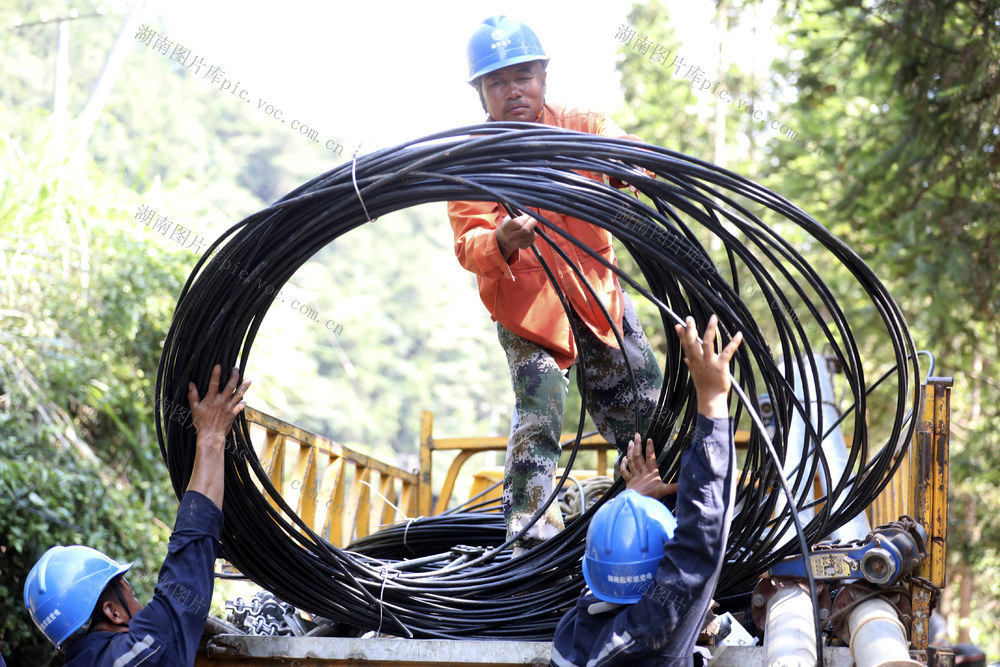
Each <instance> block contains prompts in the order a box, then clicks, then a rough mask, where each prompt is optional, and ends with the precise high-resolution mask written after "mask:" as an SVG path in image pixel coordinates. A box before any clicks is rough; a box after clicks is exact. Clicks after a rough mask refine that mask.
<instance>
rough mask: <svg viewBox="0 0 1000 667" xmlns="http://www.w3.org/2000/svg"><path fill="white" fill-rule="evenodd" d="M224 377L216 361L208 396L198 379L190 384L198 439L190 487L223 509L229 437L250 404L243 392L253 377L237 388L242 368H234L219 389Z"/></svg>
mask: <svg viewBox="0 0 1000 667" xmlns="http://www.w3.org/2000/svg"><path fill="white" fill-rule="evenodd" d="M221 376H222V366H221V365H219V364H216V365H215V368H213V369H212V378H211V380H209V382H208V390H207V391H206V392H205V397H204V398H202V397H200V396H199V395H198V388H197V387H196V386H195V384H194V382H191V383H190V384H189V385H188V402H189V403H190V404H191V419H192V421H193V422H194V428H195V430H196V431H197V432H198V438H197V441H196V445H195V455H194V468H193V469H192V470H191V479H190V480H188V486H187V490H188V491H197V492H198V493H200V494H202V495H203V496H205V497H206V498H208V499H209V500H211V501H212V502H213V503H215V506H216V507H218V508H219V509H222V498H223V493H224V491H225V479H226V478H225V475H224V472H225V455H226V436H228V435H229V431H230V430H231V429H232V427H233V420H234V419H236V415H238V414H239V413H240V411H242V410H243V408H244V407H245V406H246V401H244V400H243V395H244V394H245V393H246V391H247V389H249V388H250V380H246V381H244V382H243V384H240V385H239V386H238V387H237V383H238V382H239V379H240V371H239V369H237V368H234V369H233V370H232V372H231V373H230V374H229V382H228V383H227V384H226V386H225V387H223V388H222V391H219V384H220V381H221Z"/></svg>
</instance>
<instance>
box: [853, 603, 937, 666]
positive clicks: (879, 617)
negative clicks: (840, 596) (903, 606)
mask: <svg viewBox="0 0 1000 667" xmlns="http://www.w3.org/2000/svg"><path fill="white" fill-rule="evenodd" d="M847 622H848V627H849V628H850V631H851V638H850V642H849V645H850V647H851V656H852V657H853V658H854V663H855V664H856V665H857V666H858V667H920V665H921V663H919V662H917V661H916V660H913V659H912V658H911V657H910V650H909V646H910V644H909V642H908V641H907V640H906V630H905V629H904V628H903V624H902V623H900V622H899V615H898V614H897V613H896V608H895V607H893V606H892V605H891V604H889V603H888V602H886V601H885V600H883V599H882V598H874V599H872V600H866V601H865V602H862V603H861V604H859V605H858V606H857V607H855V608H854V609H853V610H852V611H851V613H850V614H849V616H848V619H847Z"/></svg>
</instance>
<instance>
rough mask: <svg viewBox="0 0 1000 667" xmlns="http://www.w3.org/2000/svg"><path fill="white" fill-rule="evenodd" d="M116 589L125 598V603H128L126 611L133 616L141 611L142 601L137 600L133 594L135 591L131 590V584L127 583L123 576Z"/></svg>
mask: <svg viewBox="0 0 1000 667" xmlns="http://www.w3.org/2000/svg"><path fill="white" fill-rule="evenodd" d="M118 590H119V591H121V593H122V598H123V599H124V600H125V604H127V605H128V611H129V613H130V614H132V615H133V616H135V615H136V614H138V613H139V612H140V611H142V603H141V602H139V598H137V597H136V596H135V591H134V590H132V584H130V583H128V581H126V580H125V577H122V579H121V583H120V585H119V588H118Z"/></svg>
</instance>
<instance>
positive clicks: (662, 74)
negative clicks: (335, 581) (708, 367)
mask: <svg viewBox="0 0 1000 667" xmlns="http://www.w3.org/2000/svg"><path fill="white" fill-rule="evenodd" d="M77 4H78V6H79V7H81V8H83V9H81V10H80V16H81V17H84V18H79V20H74V21H67V22H64V23H62V24H57V23H56V22H52V21H49V22H47V23H44V24H37V25H22V26H20V27H17V28H12V27H11V26H13V25H14V23H13V17H14V16H37V15H38V14H39V12H44V11H47V12H48V13H49V16H57V17H58V16H62V14H60V12H61V11H63V9H64V6H65V5H64V3H62V2H57V1H54V0H53V1H49V0H42V1H41V2H30V3H29V2H11V3H6V6H4V7H0V26H3V33H2V40H3V41H2V48H0V61H2V72H3V74H2V79H0V176H2V183H0V188H2V189H0V248H2V253H0V262H2V264H0V322H2V326H0V507H3V508H5V509H7V511H4V512H2V513H0V651H2V652H3V655H4V656H5V657H7V658H8V660H10V661H11V664H12V665H18V664H31V665H46V664H60V660H61V658H59V657H58V656H54V655H53V652H52V651H51V649H50V648H49V647H48V646H47V644H45V642H44V639H43V638H42V636H41V634H40V633H38V632H37V630H36V629H35V628H34V626H33V625H32V624H31V622H30V620H29V619H28V616H27V614H26V612H25V610H24V607H23V602H22V598H21V595H22V586H23V582H24V577H25V575H26V574H27V571H28V569H30V567H31V565H32V564H33V563H34V561H35V560H36V559H37V558H38V557H39V556H40V555H41V553H43V552H44V550H45V549H46V548H48V547H49V546H51V545H52V544H57V543H86V544H90V545H93V546H96V547H99V548H102V549H103V550H105V551H106V552H107V553H108V554H109V555H111V556H112V557H114V558H118V559H119V560H136V561H138V562H140V563H144V564H145V565H146V567H144V568H143V569H144V572H146V573H149V574H147V575H146V576H145V577H139V578H138V579H136V580H135V581H134V584H135V585H136V588H137V590H138V591H139V594H140V598H144V597H145V598H146V599H148V597H149V595H150V594H151V592H152V585H153V583H154V582H153V580H152V575H151V573H152V572H155V570H156V565H157V564H158V563H159V562H160V561H161V560H162V558H163V555H164V553H165V547H166V540H167V538H168V536H169V531H170V526H171V525H172V523H173V518H174V510H175V508H176V501H175V499H174V496H173V494H172V492H171V490H170V486H169V482H168V480H167V475H166V471H165V468H164V466H163V463H162V459H161V458H160V453H159V451H158V448H157V444H156V438H155V432H154V430H153V426H152V407H151V398H150V397H151V396H152V395H153V383H154V379H155V371H156V367H157V363H158V360H159V353H160V348H161V343H162V340H163V338H164V335H165V332H166V330H167V328H168V326H169V323H170V318H171V313H172V309H173V305H174V302H175V299H176V296H177V294H178V293H179V291H180V288H181V286H182V285H183V282H184V281H185V280H186V278H187V275H188V273H189V272H190V271H191V269H192V267H193V266H194V264H195V262H196V260H197V257H198V254H197V251H198V249H199V243H201V244H203V245H204V246H205V247H207V245H208V244H209V243H210V242H211V241H212V240H213V239H214V238H215V237H216V236H217V235H219V234H220V233H221V232H222V231H223V230H225V229H226V228H227V227H229V226H230V225H231V224H233V223H235V222H237V221H238V220H240V219H242V218H243V217H244V216H246V215H248V214H250V213H252V212H254V211H256V210H258V209H260V208H262V207H264V206H266V205H267V204H269V203H270V202H272V201H274V200H275V199H277V198H278V197H280V196H281V195H283V194H284V193H285V192H287V191H289V190H291V189H292V188H293V187H295V186H297V185H298V184H300V183H302V182H304V181H306V180H308V179H309V178H311V177H313V176H315V175H317V174H319V173H322V172H323V171H326V170H328V169H331V168H334V167H336V166H337V165H338V164H340V163H341V162H342V161H343V160H344V159H345V158H346V157H347V156H348V155H349V150H348V153H347V154H346V155H345V156H341V155H339V154H334V153H329V154H328V155H323V154H322V153H317V151H316V150H315V149H314V148H313V147H312V146H310V145H309V143H307V142H305V141H303V140H302V139H301V138H300V137H298V136H296V135H295V134H294V133H292V132H290V131H289V129H288V128H287V127H286V126H282V125H279V124H277V123H275V122H274V121H273V120H271V119H268V118H266V117H265V116H262V115H261V114H259V113H254V112H253V111H252V110H251V108H250V106H249V105H241V104H233V102H232V98H231V97H230V96H227V95H222V94H220V93H219V91H217V90H213V89H212V88H209V87H207V86H205V85H203V84H202V83H201V82H198V81H195V80H194V79H193V77H192V76H191V74H190V72H189V71H187V70H185V69H184V68H182V67H180V66H178V65H177V63H173V62H171V61H170V60H169V59H168V58H166V57H162V56H158V55H155V54H153V53H151V52H149V51H142V50H141V47H137V46H136V41H135V39H134V34H135V33H136V32H137V30H138V17H135V16H131V17H130V16H127V15H126V12H125V11H122V12H121V13H120V14H114V13H113V12H112V15H111V16H107V17H105V18H102V19H101V20H96V19H89V20H88V19H87V18H86V16H88V15H89V14H94V15H95V16H98V12H97V9H98V3H96V2H93V3H88V2H82V3H77ZM711 4H712V5H713V7H714V10H715V19H714V21H715V22H716V25H717V26H718V27H719V28H720V33H719V34H721V35H722V36H723V37H722V38H720V39H719V40H718V45H717V46H718V51H719V54H720V58H719V60H720V62H722V63H724V65H723V66H721V67H717V68H715V69H712V67H708V68H704V66H703V69H707V71H706V72H704V77H705V78H706V79H710V80H712V81H718V82H720V83H721V87H722V88H724V89H728V90H730V91H733V92H732V93H731V96H732V98H733V99H732V101H731V102H726V101H725V100H724V99H722V98H721V97H720V96H719V95H718V93H717V92H713V91H711V90H700V89H699V86H697V85H695V84H694V82H692V81H691V80H690V79H685V78H684V72H680V73H679V74H675V71H674V68H673V67H671V66H670V59H671V58H673V57H674V56H676V55H683V48H682V47H681V45H680V41H679V40H678V38H677V35H676V34H675V33H674V31H673V30H672V28H671V21H670V12H669V9H668V7H669V5H667V4H661V3H659V2H648V3H645V4H641V5H636V6H635V8H634V10H633V11H632V14H631V15H630V16H628V17H622V27H630V28H631V29H634V31H635V34H634V35H633V34H629V30H621V29H618V33H619V34H616V35H614V36H612V33H613V32H614V30H612V29H611V28H612V27H611V26H609V30H608V39H609V40H610V39H617V40H619V41H620V42H621V45H620V48H619V65H618V66H619V71H620V73H621V85H622V90H623V94H624V102H623V104H622V106H621V108H619V109H611V110H610V111H613V112H614V113H615V116H616V119H617V120H618V121H619V124H620V125H622V126H623V127H625V128H627V129H628V130H629V131H631V132H634V133H636V134H638V135H640V136H642V137H643V138H645V139H646V140H647V141H649V142H651V143H656V144H658V145H662V146H666V147H669V148H673V149H675V150H679V151H682V152H685V153H688V154H690V155H692V156H695V157H697V158H700V159H704V160H708V161H712V162H715V163H717V164H720V165H722V166H725V167H726V168H728V169H730V170H732V171H735V172H737V173H740V174H742V175H745V176H748V177H750V178H752V179H755V180H758V181H759V182H761V183H763V184H764V185H766V186H768V187H770V188H772V189H773V190H775V191H776V192H778V193H779V194H781V195H783V196H785V197H787V198H788V199H790V200H792V201H793V202H795V203H797V204H798V205H799V206H801V207H802V208H804V209H805V210H806V211H808V212H809V213H810V214H811V215H812V216H813V217H814V218H815V219H817V220H818V221H820V222H821V223H822V224H824V225H825V226H826V227H827V228H829V229H830V230H831V231H833V232H834V233H835V234H837V235H838V236H840V237H841V238H842V239H844V240H845V241H846V242H847V243H848V244H849V245H850V246H851V247H853V248H854V249H855V251H857V252H858V253H859V254H860V255H861V256H862V257H863V258H864V259H865V260H866V261H867V262H868V263H869V264H871V265H872V266H873V267H875V270H876V272H877V273H878V274H879V275H880V276H881V278H882V279H883V281H885V283H886V284H887V285H888V286H889V288H890V290H891V291H892V293H893V294H894V295H895V297H896V298H897V300H898V301H899V303H900V304H901V306H902V308H903V310H904V312H905V313H906V316H907V318H908V321H909V323H910V326H911V329H912V333H913V336H914V338H915V340H916V342H917V347H918V348H921V349H929V350H931V351H932V352H933V353H934V354H935V355H936V357H937V368H936V373H937V374H939V375H953V376H954V378H955V387H954V390H953V395H952V411H953V413H952V445H951V462H952V465H951V517H950V521H951V523H950V528H949V586H948V588H947V590H946V591H945V592H944V595H943V597H942V603H941V605H942V608H941V611H942V612H943V613H944V614H945V615H946V617H947V618H948V619H949V622H950V625H949V629H950V633H951V639H952V640H953V641H970V640H971V641H975V642H978V643H979V644H980V645H981V646H983V647H984V648H986V649H987V654H988V655H989V656H992V658H993V659H995V658H996V656H997V655H1000V624H998V621H997V618H998V615H1000V517H998V514H997V512H996V508H997V507H1000V491H998V484H997V482H998V481H1000V473H998V472H997V470H994V466H993V465H991V464H992V463H993V462H994V461H996V460H997V454H998V450H1000V377H998V373H997V371H998V368H1000V324H998V318H997V315H998V310H1000V284H998V283H1000V271H998V270H997V265H998V262H1000V180H998V179H1000V177H998V164H1000V154H998V150H997V144H998V141H1000V34H998V33H1000V3H998V2H997V0H988V1H982V2H979V1H971V2H967V1H961V2H960V1H958V0H950V1H949V0H936V1H931V0H923V1H901V2H894V1H892V0H887V1H883V2H879V3H871V2H854V1H848V0H801V1H799V2H794V1H792V2H788V3H785V4H784V5H783V6H782V8H781V9H780V11H779V12H778V13H777V15H774V16H772V15H765V13H764V11H763V9H762V6H761V5H759V4H758V3H755V2H752V1H751V0H744V1H742V2H741V1H740V0H715V1H714V2H712V3H711ZM87 8H89V9H87ZM100 16H104V15H103V14H101V15H100ZM142 21H143V22H144V23H150V24H155V17H151V16H144V17H143V18H142ZM772 21H773V22H775V24H776V25H777V27H778V31H779V33H780V43H781V46H782V51H781V56H780V57H779V58H778V59H777V61H776V63H777V64H776V65H775V66H774V67H772V68H771V69H770V70H768V71H757V70H756V68H755V67H754V66H752V64H750V63H752V61H751V60H749V59H747V58H744V57H741V54H739V53H728V52H727V40H726V39H725V38H724V35H725V31H726V30H727V29H729V28H730V27H734V26H737V25H741V24H743V25H746V24H751V23H753V24H755V23H757V22H759V23H760V24H761V25H764V24H770V23H771V22H772ZM60 26H64V27H62V28H60ZM60 30H65V31H67V32H68V31H70V30H71V31H72V40H70V41H69V43H68V47H66V48H62V47H60V46H58V44H59V41H58V40H57V33H58V32H59V31H60ZM119 33H121V35H123V38H122V39H120V40H119V42H118V43H117V45H116V36H118V35H119ZM640 36H642V37H645V38H646V39H647V40H649V41H652V42H656V43H658V44H660V45H663V46H664V47H666V48H668V49H671V50H672V51H673V53H672V54H671V56H670V58H668V61H667V64H665V65H664V64H660V63H657V62H654V61H653V60H651V59H650V54H651V51H648V50H647V51H643V49H642V48H641V42H638V41H637V40H638V37H640ZM637 45H638V46H637ZM731 63H735V64H731ZM688 64H691V63H688ZM706 64H707V63H706ZM740 64H743V67H741V66H740ZM373 85H374V84H373ZM140 91H141V92H140ZM737 99H741V100H744V101H748V102H750V104H752V105H753V106H754V107H755V108H758V109H764V110H766V114H765V117H766V118H767V119H768V122H767V123H764V124H762V123H761V122H760V121H759V120H757V121H755V120H754V119H753V117H752V116H750V115H748V114H747V113H744V112H742V111H741V109H742V107H741V106H739V105H738V104H737V101H736V100H737ZM744 106H746V105H744ZM774 119H780V123H779V124H778V126H776V127H774V128H772V127H771V123H770V121H771V120H774ZM782 126H785V127H787V128H789V129H790V130H791V131H794V132H795V135H794V136H788V135H787V133H784V134H783V132H784V130H781V129H780V128H781V127H782ZM324 139H325V137H324ZM141 210H145V211H147V212H149V211H152V212H155V213H154V215H153V217H152V218H150V219H149V220H146V221H143V220H141V219H139V218H140V217H141V216H139V213H140V211H141ZM178 227H180V228H183V229H184V230H186V231H187V234H182V233H180V232H178ZM199 239H200V241H199ZM451 245H452V236H451V229H450V227H449V226H448V224H447V221H446V216H445V215H444V205H443V204H440V205H433V206H425V207H421V208H419V209H410V210H407V211H403V212H400V213H398V214H396V215H393V216H389V217H386V218H384V219H381V220H379V221H378V222H377V223H376V224H374V225H368V226H366V227H365V228H363V229H360V230H358V231H357V232H354V233H352V234H350V235H348V236H347V237H344V238H342V239H339V240H338V241H337V242H336V243H334V244H333V245H331V246H330V247H328V248H327V249H325V250H324V251H322V252H321V253H320V254H319V255H317V256H316V257H314V258H313V259H312V260H311V261H310V262H309V263H308V264H307V265H306V266H304V267H303V269H302V270H301V271H300V272H298V273H297V274H296V275H295V276H294V277H293V279H292V281H291V285H290V287H289V289H290V290H291V291H292V292H293V293H295V294H296V295H298V298H300V300H302V301H303V302H305V303H308V304H310V305H311V306H312V307H313V308H314V309H315V310H316V311H317V312H318V313H319V321H318V322H316V321H312V320H311V319H309V318H308V317H306V316H303V315H301V314H299V313H296V312H295V311H287V312H279V306H278V304H275V306H273V307H272V310H271V312H270V313H269V315H268V318H267V320H266V321H265V324H264V327H263V329H262V333H261V335H260V337H259V338H258V341H257V343H256V344H255V347H254V352H253V354H252V355H251V359H250V375H251V377H253V378H254V379H255V384H254V387H253V389H252V390H251V398H250V403H251V405H254V406H255V407H258V408H261V409H263V410H265V411H266V412H270V413H272V414H275V415H277V416H279V417H281V418H283V419H285V420H286V421H290V422H293V423H296V424H298V425H301V426H303V427H305V428H307V429H309V430H312V431H315V432H318V433H321V434H323V435H326V436H329V437H331V438H333V439H336V440H338V441H340V442H343V443H344V444H346V445H348V446H350V447H353V448H356V449H359V450H361V451H362V452H365V453H368V454H370V455H372V456H374V457H376V458H379V459H381V460H384V461H388V462H391V463H396V464H399V465H402V466H404V467H408V468H409V467H413V466H414V465H415V463H414V460H415V455H416V453H417V451H418V443H417V440H418V432H419V423H420V419H419V413H420V410H421V409H431V410H433V411H434V412H435V415H436V420H435V431H436V433H438V434H440V435H444V436H448V435H470V436H471V435H504V434H506V432H507V429H508V426H509V419H510V406H511V404H512V394H511V393H510V389H509V379H508V376H507V370H506V364H505V363H504V359H503V354H502V351H501V349H500V348H499V345H498V344H497V343H496V340H495V330H494V326H493V325H492V324H491V323H490V321H489V317H488V315H487V314H486V312H485V309H483V308H482V306H481V304H480V303H479V299H478V295H477V293H476V290H475V283H474V280H473V278H472V277H471V276H470V275H469V274H467V273H466V272H465V271H464V270H462V269H461V267H460V266H459V265H458V263H457V261H455V259H454V255H453V254H452V250H451ZM202 249H203V248H202ZM803 252H805V253H808V249H803ZM622 264H623V266H624V267H626V268H628V267H630V266H632V265H631V264H630V262H629V259H628V258H624V259H623V260H622ZM824 278H825V279H826V280H827V281H828V282H829V283H830V284H831V286H832V287H833V288H834V290H835V291H836V290H837V285H838V281H843V283H844V284H845V285H846V284H847V281H846V279H845V277H844V276H839V275H837V274H835V273H831V274H829V275H824ZM838 294H840V295H841V296H842V298H843V300H844V308H845V310H846V311H847V313H848V316H849V318H850V319H851V321H852V326H853V328H854V331H855V333H856V335H857V336H858V342H859V345H860V346H861V347H862V348H863V349H865V346H866V341H865V328H866V326H868V325H869V324H870V323H871V322H872V321H873V318H872V314H871V313H869V312H867V311H866V309H865V303H864V302H863V300H862V299H861V298H860V296H861V295H858V294H852V293H850V292H849V291H842V292H838ZM645 319H646V320H647V321H651V319H652V313H651V312H649V311H648V309H647V311H646V316H645ZM327 321H333V322H335V324H336V325H339V328H337V331H339V333H335V332H334V331H330V328H332V327H326V326H324V323H325V322H327ZM661 340H662V338H661ZM865 353H866V354H870V355H873V356H877V354H878V350H875V349H865ZM570 409H571V410H572V409H573V408H572V407H571V408H570Z"/></svg>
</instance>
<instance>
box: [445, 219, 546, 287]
mask: <svg viewBox="0 0 1000 667" xmlns="http://www.w3.org/2000/svg"><path fill="white" fill-rule="evenodd" d="M448 217H449V219H450V220H451V228H452V231H453V232H454V234H455V256H456V257H458V262H459V264H461V265H462V266H463V267H464V268H465V269H466V270H467V271H471V272H472V273H474V274H476V275H477V276H479V277H481V278H486V279H488V280H500V279H501V278H507V279H509V280H512V279H513V277H514V275H513V273H512V272H511V270H510V265H511V264H514V263H515V262H516V261H517V260H518V257H519V254H518V253H519V250H518V249H517V248H516V247H512V246H511V245H507V247H506V248H501V246H500V238H498V236H497V230H498V229H499V228H500V227H501V226H502V225H503V223H504V220H505V219H506V218H507V217H508V216H507V214H506V212H505V211H504V210H503V209H502V208H501V207H500V205H499V204H495V203H491V202H474V201H452V202H448ZM519 226H523V225H519ZM511 231H514V230H511ZM532 233H533V232H532Z"/></svg>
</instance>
